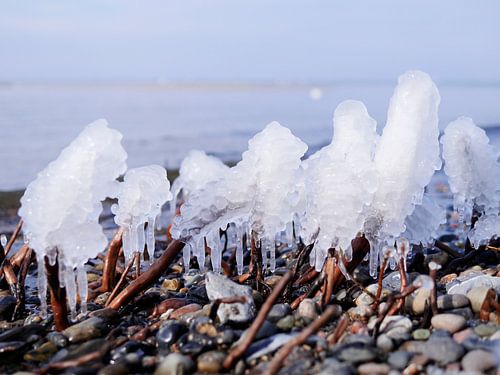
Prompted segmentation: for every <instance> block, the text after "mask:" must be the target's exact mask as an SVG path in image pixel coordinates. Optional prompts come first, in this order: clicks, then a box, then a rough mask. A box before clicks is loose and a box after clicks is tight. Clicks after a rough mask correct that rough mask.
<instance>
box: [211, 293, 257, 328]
mask: <svg viewBox="0 0 500 375" xmlns="http://www.w3.org/2000/svg"><path fill="white" fill-rule="evenodd" d="M246 301H247V299H246V298H245V297H244V296H233V297H225V298H217V299H216V300H215V301H214V302H213V303H212V306H211V307H210V314H209V315H208V316H209V318H210V319H212V321H214V322H215V318H217V311H218V310H219V306H220V305H221V304H222V303H226V304H229V303H245V302H246Z"/></svg>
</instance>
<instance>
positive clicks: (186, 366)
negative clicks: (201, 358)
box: [154, 353, 196, 375]
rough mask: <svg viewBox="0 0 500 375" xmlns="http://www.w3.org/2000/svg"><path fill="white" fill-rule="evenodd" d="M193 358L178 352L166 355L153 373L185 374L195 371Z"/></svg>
mask: <svg viewBox="0 0 500 375" xmlns="http://www.w3.org/2000/svg"><path fill="white" fill-rule="evenodd" d="M195 369H196V366H195V364H194V362H193V360H192V359H191V358H190V357H188V356H185V355H182V354H179V353H171V354H169V355H167V356H166V357H165V358H164V359H163V360H162V361H161V363H160V364H159V365H158V367H157V368H156V370H155V372H154V375H186V374H191V373H193V372H194V371H195Z"/></svg>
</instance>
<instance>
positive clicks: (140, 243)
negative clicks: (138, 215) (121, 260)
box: [136, 223, 146, 256]
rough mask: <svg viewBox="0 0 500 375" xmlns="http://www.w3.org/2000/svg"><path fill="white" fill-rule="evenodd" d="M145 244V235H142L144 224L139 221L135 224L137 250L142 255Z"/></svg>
mask: <svg viewBox="0 0 500 375" xmlns="http://www.w3.org/2000/svg"><path fill="white" fill-rule="evenodd" d="M145 246H146V236H145V235H144V224H143V223H141V224H139V225H138V226H137V248H136V249H137V250H136V251H137V252H138V253H139V254H143V256H144V247H145Z"/></svg>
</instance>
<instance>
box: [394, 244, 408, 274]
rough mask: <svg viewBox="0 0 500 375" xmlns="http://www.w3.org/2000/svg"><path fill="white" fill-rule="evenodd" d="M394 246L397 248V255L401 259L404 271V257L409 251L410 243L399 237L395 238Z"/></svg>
mask: <svg viewBox="0 0 500 375" xmlns="http://www.w3.org/2000/svg"><path fill="white" fill-rule="evenodd" d="M396 248H397V250H398V256H399V257H400V259H403V269H404V271H405V272H406V258H407V256H408V253H409V252H410V243H409V242H408V240H407V239H406V238H399V239H397V240H396Z"/></svg>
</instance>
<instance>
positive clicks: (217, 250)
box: [207, 232, 222, 273]
mask: <svg viewBox="0 0 500 375" xmlns="http://www.w3.org/2000/svg"><path fill="white" fill-rule="evenodd" d="M207 246H208V247H209V248H210V250H211V252H210V260H211V263H212V270H213V271H214V272H215V273H220V271H221V263H222V247H221V241H220V238H219V233H215V232H213V233H212V234H211V235H210V237H208V238H207Z"/></svg>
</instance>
